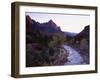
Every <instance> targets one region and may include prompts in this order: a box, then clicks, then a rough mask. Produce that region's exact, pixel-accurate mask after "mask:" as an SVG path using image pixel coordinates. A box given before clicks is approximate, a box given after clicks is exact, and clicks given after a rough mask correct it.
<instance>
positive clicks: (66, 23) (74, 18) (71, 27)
mask: <svg viewBox="0 0 100 80" xmlns="http://www.w3.org/2000/svg"><path fill="white" fill-rule="evenodd" d="M26 15H29V16H30V17H31V18H32V19H34V20H35V21H38V22H40V23H44V22H48V21H49V20H53V22H54V23H56V24H57V26H60V28H61V30H62V31H67V32H74V33H79V32H81V31H82V30H83V29H84V27H85V26H86V25H90V16H89V15H79V14H51V13H34V12H26Z"/></svg>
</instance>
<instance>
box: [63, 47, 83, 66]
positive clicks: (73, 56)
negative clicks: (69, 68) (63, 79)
mask: <svg viewBox="0 0 100 80" xmlns="http://www.w3.org/2000/svg"><path fill="white" fill-rule="evenodd" d="M63 47H64V48H65V49H66V50H67V51H68V53H69V54H68V62H66V63H65V65H75V64H76V65H77V64H85V62H84V59H83V57H82V56H81V55H80V54H79V52H77V51H76V50H75V49H74V48H72V47H70V46H67V45H63Z"/></svg>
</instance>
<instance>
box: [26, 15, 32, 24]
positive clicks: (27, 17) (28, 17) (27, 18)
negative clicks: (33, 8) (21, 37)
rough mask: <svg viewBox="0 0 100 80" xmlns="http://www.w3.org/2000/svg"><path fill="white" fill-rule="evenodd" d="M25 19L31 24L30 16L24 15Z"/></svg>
mask: <svg viewBox="0 0 100 80" xmlns="http://www.w3.org/2000/svg"><path fill="white" fill-rule="evenodd" d="M26 20H27V21H28V22H29V23H31V24H33V21H32V19H31V17H30V16H29V15H27V16H26Z"/></svg>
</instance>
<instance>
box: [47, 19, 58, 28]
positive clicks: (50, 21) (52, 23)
mask: <svg viewBox="0 0 100 80" xmlns="http://www.w3.org/2000/svg"><path fill="white" fill-rule="evenodd" d="M48 24H49V25H52V26H53V27H57V25H56V24H55V22H53V20H52V19H50V20H49V21H48Z"/></svg>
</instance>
